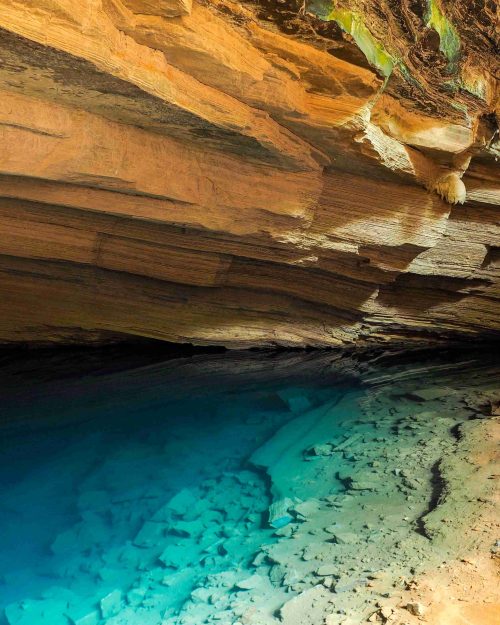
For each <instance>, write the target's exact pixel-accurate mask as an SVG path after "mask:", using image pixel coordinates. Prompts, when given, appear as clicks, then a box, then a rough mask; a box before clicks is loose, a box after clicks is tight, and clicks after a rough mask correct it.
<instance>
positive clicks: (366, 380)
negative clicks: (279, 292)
mask: <svg viewBox="0 0 500 625" xmlns="http://www.w3.org/2000/svg"><path fill="white" fill-rule="evenodd" d="M122 359H123V362H122V363H121V364H120V352H119V350H118V352H116V351H114V352H113V353H112V354H111V355H110V356H108V358H107V364H106V365H105V364H103V362H100V363H99V366H96V358H95V357H93V358H92V359H91V364H90V365H89V366H87V367H85V366H83V365H82V357H81V354H75V355H72V354H71V352H63V353H62V355H61V353H59V355H56V356H55V357H54V355H53V354H51V353H50V352H46V353H42V354H40V355H36V353H31V354H30V355H29V356H27V357H26V356H23V357H22V358H18V357H17V356H15V355H14V356H12V355H9V356H6V357H3V358H2V360H1V362H0V395H1V396H2V399H3V401H2V412H1V417H0V419H1V420H0V428H1V437H0V480H1V483H2V498H1V500H0V607H1V608H2V612H1V615H0V623H1V625H6V624H8V625H202V624H203V623H213V624H219V625H273V624H276V625H277V624H279V623H283V624H285V625H340V624H345V625H357V624H358V623H364V622H371V623H389V624H400V625H403V624H408V625H411V624H414V623H419V622H424V623H435V624H436V625H437V624H440V625H448V624H451V623H453V624H455V623H456V624H457V625H460V624H462V623H463V624H467V623H468V624H473V625H496V624H498V623H499V620H498V614H499V613H500V596H499V593H498V584H497V583H496V576H497V573H498V553H500V546H499V542H498V540H497V539H498V536H499V531H498V530H499V526H498V490H496V489H495V480H494V477H495V474H498V464H497V465H495V462H497V459H496V458H495V452H496V451H497V449H498V439H499V436H500V424H499V416H498V414H499V409H498V406H499V404H498V399H499V389H498V373H499V368H498V366H497V364H495V359H494V358H493V357H492V356H491V355H489V354H487V353H484V354H481V353H479V352H467V351H461V352H460V351H458V352H457V351H451V352H448V353H442V354H440V355H439V356H436V355H429V354H427V353H426V354H421V355H419V354H416V355H413V356H411V357H408V358H405V359H401V358H399V357H396V356H389V355H385V354H382V355H380V354H379V355H373V354H371V355H367V356H366V357H365V356H363V355H358V356H354V355H352V354H340V355H339V353H335V352H317V353H307V352H289V353H287V352H284V353H281V354H280V353H277V354H272V353H269V352H267V353H266V352H262V353H259V352H253V353H250V352H249V353H238V352H228V353H220V354H201V355H192V356H189V357H183V358H182V357H181V358H175V359H169V360H166V361H160V362H153V361H152V362H148V361H147V359H141V360H140V362H138V361H137V359H136V360H135V361H134V362H130V363H128V364H127V361H126V359H125V358H122ZM97 361H98V359H97ZM110 363H112V365H110ZM495 467H496V468H495ZM2 619H3V620H2Z"/></svg>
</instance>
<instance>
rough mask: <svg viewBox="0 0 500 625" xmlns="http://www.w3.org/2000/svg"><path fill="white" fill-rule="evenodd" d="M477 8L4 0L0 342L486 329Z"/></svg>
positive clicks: (486, 198) (487, 105) (249, 339)
mask: <svg viewBox="0 0 500 625" xmlns="http://www.w3.org/2000/svg"><path fill="white" fill-rule="evenodd" d="M495 9H496V7H495V3H494V2H485V3H482V4H481V5H480V6H479V5H478V6H476V5H475V4H474V5H473V4H471V3H470V2H466V1H465V0H463V1H460V2H454V3H451V2H445V1H444V0H428V2H425V1H424V0H415V1H413V2H410V1H406V0H401V1H400V2H399V1H398V2H382V3H381V2H378V1H375V0H374V1H369V2H361V1H359V2H358V1H354V2H345V1H343V0H338V1H337V0H335V1H334V0H314V1H311V2H309V1H308V0H306V2H305V3H301V2H295V1H293V0H284V1H283V2H274V1H273V0H269V1H267V0H259V1H247V2H232V1H231V0H216V1H213V2H203V1H201V2H200V1H199V0H195V1H194V2H191V1H189V0H161V1H159V2H153V1H152V0H93V1H92V2H76V1H75V0H42V1H40V0H36V1H35V0H4V1H3V2H2V3H1V6H0V59H1V63H0V101H1V106H0V255H1V256H0V294H1V297H0V341H2V342H13V341H23V342H38V343H40V342H42V343H43V342H82V341H106V340H115V339H117V338H120V337H123V336H126V335H128V336H130V335H137V336H148V337H155V338H160V339H164V340H169V341H177V342H186V341H189V342H194V343H198V344H207V343H208V344H223V345H228V346H232V347H236V346H252V345H269V344H282V345H339V344H346V343H352V342H355V341H357V342H359V343H362V342H381V341H393V342H397V341H401V340H404V341H405V342H406V343H410V342H424V341H438V340H448V339H450V338H456V337H457V336H460V337H461V338H464V339H466V338H474V337H476V336H478V335H489V334H491V333H492V332H494V331H495V330H498V314H497V310H498V308H497V307H498V285H499V269H498V263H499V251H498V250H499V241H500V237H499V229H498V205H499V203H500V201H499V198H500V182H499V176H498V166H497V163H496V158H497V157H498V146H499V144H498V82H497V81H496V79H495V76H496V75H497V74H498V57H496V56H495V37H497V35H498V31H497V30H496V29H495V25H496V22H497V18H496V15H495Z"/></svg>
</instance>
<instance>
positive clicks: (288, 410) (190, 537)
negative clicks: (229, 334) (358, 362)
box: [0, 356, 357, 625]
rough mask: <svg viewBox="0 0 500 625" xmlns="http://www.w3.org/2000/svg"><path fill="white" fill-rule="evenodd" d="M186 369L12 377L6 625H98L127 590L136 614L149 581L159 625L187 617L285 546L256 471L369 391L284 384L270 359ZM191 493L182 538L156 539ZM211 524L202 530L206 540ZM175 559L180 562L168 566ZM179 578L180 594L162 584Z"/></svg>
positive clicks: (4, 457)
mask: <svg viewBox="0 0 500 625" xmlns="http://www.w3.org/2000/svg"><path fill="white" fill-rule="evenodd" d="M182 364H183V366H186V365H185V364H184V361H182ZM254 364H255V359H254ZM70 365H71V362H70ZM46 366H47V367H48V369H45V367H46ZM178 366H180V365H177V364H176V362H174V363H172V362H169V363H166V364H165V365H163V364H160V365H154V366H150V367H142V368H139V369H137V370H133V371H132V372H130V371H125V372H121V373H120V372H118V373H110V374H107V373H103V374H99V375H93V374H91V375H88V374H86V375H82V376H80V377H79V376H77V377H73V378H70V379H69V380H65V379H60V378H59V377H58V375H55V378H54V379H52V380H43V379H42V380H40V379H37V376H36V375H35V376H33V377H32V372H29V371H28V372H27V373H26V372H23V373H22V374H20V375H17V377H16V375H11V377H9V378H8V380H7V382H6V383H5V384H4V389H3V391H4V392H3V395H4V404H3V410H2V427H1V438H0V483H1V485H2V496H1V498H0V605H1V606H2V607H3V608H4V609H5V608H7V613H6V612H5V610H1V611H0V614H1V616H0V623H2V625H4V624H6V623H9V624H11V623H12V624H16V625H18V624H19V625H45V624H47V625H59V623H61V624H64V625H66V623H68V622H79V621H78V618H79V617H80V618H82V619H83V617H85V616H86V615H87V618H88V621H86V620H82V621H81V622H82V623H84V624H85V625H87V622H88V623H89V624H91V623H92V622H93V620H94V618H97V617H92V616H88V615H92V614H93V610H94V607H95V606H98V607H99V605H100V601H101V599H102V598H103V597H105V596H106V595H107V594H108V593H112V592H113V591H115V590H116V589H119V590H120V591H121V593H122V597H121V601H122V602H123V601H126V599H125V598H126V596H127V592H130V589H133V588H134V587H140V588H141V589H142V587H143V585H144V577H147V575H148V574H149V573H151V572H152V575H154V576H157V577H158V575H161V580H160V579H154V580H153V582H154V583H160V582H163V584H162V588H161V590H162V593H161V594H162V595H163V596H162V597H161V598H160V599H158V605H159V610H158V613H160V611H161V613H162V615H168V614H175V613H176V611H177V610H178V609H179V608H180V607H181V606H182V604H183V602H184V601H185V600H186V599H187V598H188V597H189V595H190V593H191V591H192V590H193V588H194V587H195V585H196V583H197V582H199V580H200V579H202V578H204V577H206V576H207V575H208V574H215V573H220V572H223V571H227V570H245V568H246V567H248V566H249V564H250V562H251V561H252V559H253V557H254V556H255V554H256V552H257V551H258V549H259V547H260V546H261V545H262V544H264V543H266V542H267V543H272V542H273V541H275V540H276V538H275V537H274V536H273V529H272V528H271V527H270V526H269V525H268V523H267V510H268V507H269V504H270V503H271V498H270V497H271V496H270V493H269V488H268V486H269V485H268V480H267V478H266V476H265V475H264V474H263V473H262V472H261V471H259V470H258V469H256V468H255V467H253V466H252V465H250V464H249V463H248V458H249V457H250V455H251V454H252V453H253V452H254V451H255V449H257V448H258V447H259V446H260V445H261V444H263V443H264V442H265V441H266V440H267V439H269V438H270V437H271V436H272V434H273V433H274V432H275V431H276V430H277V429H279V428H280V427H281V426H283V425H284V424H285V423H286V422H288V421H289V420H290V419H291V418H293V417H294V416H296V411H297V410H300V409H302V408H310V407H312V406H313V405H315V404H319V403H321V402H324V401H326V400H327V399H332V398H335V397H336V396H341V395H343V394H345V393H346V392H348V391H352V390H354V389H355V388H356V385H357V383H356V382H354V380H353V381H352V382H347V381H346V379H345V377H343V378H342V380H341V383H340V384H338V380H333V379H330V380H329V381H328V384H325V380H324V379H323V380H322V379H319V380H318V381H317V382H316V383H315V382H314V381H312V380H311V379H307V374H306V375H305V376H303V374H301V372H300V371H299V373H298V375H293V376H292V377H293V378H294V379H292V380H288V379H287V373H286V368H285V376H284V377H285V379H280V375H277V376H275V375H273V373H272V372H273V368H274V366H273V361H272V360H271V361H269V362H264V363H262V364H261V365H259V367H258V369H259V370H260V371H258V372H255V370H254V369H255V367H253V368H251V369H250V370H249V371H248V373H247V372H246V371H245V365H241V363H239V362H238V363H236V364H235V367H236V369H233V365H231V364H230V366H229V367H226V363H225V362H224V357H221V356H214V357H213V359H212V360H211V358H210V357H204V359H203V358H202V359H201V365H200V366H199V367H198V368H197V367H192V363H190V362H189V361H188V364H187V366H186V372H185V374H183V373H182V371H181V372H179V371H178ZM190 367H191V368H190ZM221 367H222V373H221V372H220V371H219V369H220V368H221ZM239 368H240V369H241V371H240V370H239ZM36 370H37V371H38V373H39V372H40V370H42V371H43V370H45V372H46V373H49V374H50V364H48V365H46V364H45V363H44V361H43V359H42V361H41V362H40V364H39V367H37V369H36ZM266 370H267V373H268V374H269V375H268V377H269V382H264V381H263V380H265V378H266ZM200 371H201V374H200ZM290 373H292V374H294V373H295V372H294V368H293V366H292V368H291V371H290ZM228 374H229V375H228ZM49 377H50V375H49ZM281 377H283V376H281ZM301 377H303V378H304V379H300V378H301ZM334 377H335V376H334ZM198 378H199V379H198ZM274 378H278V379H277V380H274ZM330 378H332V376H330ZM179 492H182V493H183V494H184V496H185V498H186V500H187V501H188V504H187V505H188V511H187V512H189V510H190V509H191V510H192V515H191V517H189V515H187V516H186V515H185V511H184V512H183V514H182V523H181V522H179V523H178V525H179V527H176V523H175V520H176V518H177V519H180V518H181V515H180V510H179V514H178V515H176V513H175V512H171V511H170V512H168V511H167V512H166V513H165V514H166V516H167V517H168V519H169V522H170V525H171V527H172V529H170V530H168V531H167V532H166V533H165V532H163V534H162V535H161V536H155V535H154V531H155V530H157V529H158V528H157V526H155V521H154V519H155V515H158V511H160V513H161V510H162V508H163V507H164V506H165V505H166V504H168V502H169V501H171V500H172V498H173V497H174V495H176V494H178V493H179ZM181 499H182V497H181ZM181 507H182V502H181ZM195 508H196V510H195ZM200 512H202V513H203V515H204V516H203V519H204V521H203V526H201V527H196V519H198V518H199V513H200ZM160 516H161V514H160ZM186 519H187V521H186ZM190 520H191V521H192V522H191V525H192V527H190V526H189V521H190ZM148 523H149V525H147V524H148ZM145 524H146V525H145ZM186 524H187V525H186ZM184 526H186V527H184ZM141 532H142V534H143V536H141ZM148 532H150V533H151V532H152V533H151V536H149V534H148ZM169 546H170V547H171V549H170V553H171V554H173V555H169V556H163V559H162V553H164V552H165V550H166V548H167V547H169ZM172 546H173V547H172ZM178 571H181V575H180V576H179V577H178V579H176V580H175V583H173V584H172V585H170V584H168V580H167V581H165V580H164V578H165V577H166V576H169V575H172V574H173V573H175V572H178ZM140 592H142V590H141V591H140ZM128 602H129V603H131V604H133V603H134V601H133V599H128ZM68 605H70V606H71V607H70V608H68V607H67V606H68ZM23 606H24V608H23ZM112 612H113V611H111V612H110V614H112ZM98 613H100V610H99V608H98ZM68 615H69V616H68ZM68 618H69V620H68ZM71 619H72V620H71ZM98 622H101V621H100V620H99V621H98ZM127 622H129V621H127ZM130 622H132V621H130ZM152 622H153V621H152Z"/></svg>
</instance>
